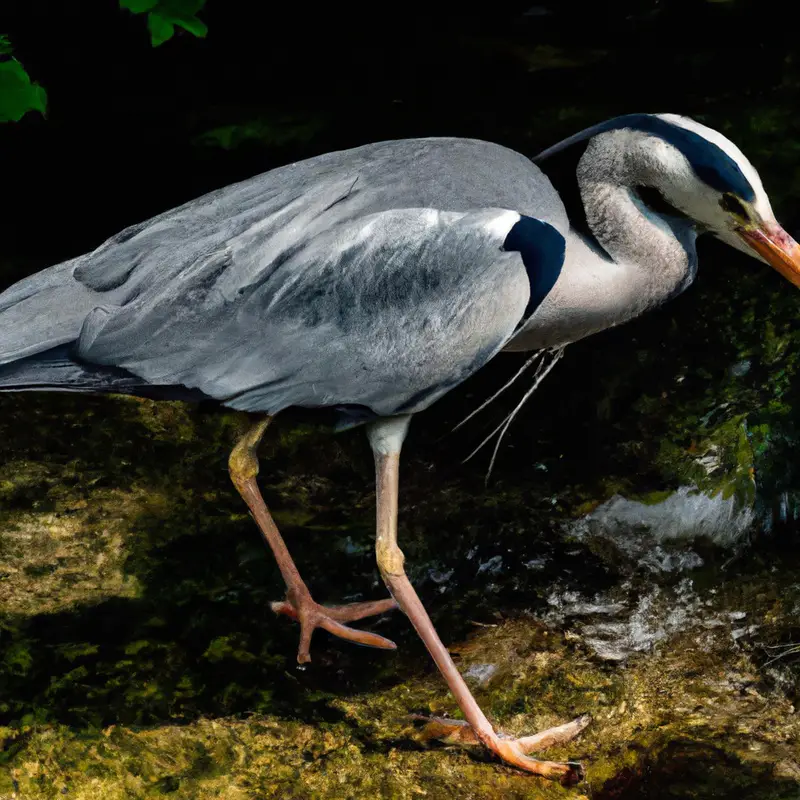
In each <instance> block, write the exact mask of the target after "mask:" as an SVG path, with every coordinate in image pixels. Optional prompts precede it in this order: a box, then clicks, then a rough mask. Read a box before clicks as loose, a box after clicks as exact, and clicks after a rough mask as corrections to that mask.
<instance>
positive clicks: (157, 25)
mask: <svg viewBox="0 0 800 800" xmlns="http://www.w3.org/2000/svg"><path fill="white" fill-rule="evenodd" d="M205 3H206V0H119V4H120V7H121V8H126V9H128V11H130V12H132V13H133V14H147V27H148V29H149V30H150V41H151V42H152V44H153V47H158V46H159V45H160V44H163V43H164V42H166V41H167V40H168V39H171V38H172V37H173V36H174V35H175V26H176V25H177V26H178V27H180V28H183V29H184V30H186V31H189V33H191V34H193V35H194V36H198V37H200V38H205V36H206V34H207V33H208V26H207V25H206V24H205V22H203V21H202V20H200V19H198V18H197V12H198V11H200V10H201V9H202V8H203V6H204V5H205Z"/></svg>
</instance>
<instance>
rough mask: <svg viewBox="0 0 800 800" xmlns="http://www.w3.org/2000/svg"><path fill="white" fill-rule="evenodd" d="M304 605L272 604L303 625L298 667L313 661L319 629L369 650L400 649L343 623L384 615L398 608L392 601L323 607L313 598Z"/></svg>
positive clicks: (380, 637)
mask: <svg viewBox="0 0 800 800" xmlns="http://www.w3.org/2000/svg"><path fill="white" fill-rule="evenodd" d="M300 602H301V605H300V608H297V607H296V606H295V605H294V604H293V603H292V602H290V601H289V600H281V601H279V602H275V603H271V604H270V605H271V608H272V610H273V611H274V612H275V613H276V614H284V615H285V616H287V617H289V618H290V619H293V620H295V621H297V622H299V623H300V645H299V647H298V649H297V662H298V664H308V663H309V662H310V661H311V653H310V652H309V649H310V646H311V637H312V635H313V633H314V631H315V630H316V629H317V628H323V629H324V630H326V631H328V633H332V634H333V635H334V636H338V637H339V638H340V639H347V641H349V642H354V643H355V644H360V645H364V646H366V647H377V648H379V649H381V650H396V649H397V645H396V644H395V643H394V642H393V641H391V640H390V639H386V638H385V637H383V636H379V635H378V634H377V633H370V632H369V631H360V630H357V629H356V628H350V627H348V626H347V625H343V624H342V623H343V622H351V621H354V620H359V619H363V618H364V617H370V616H373V615H375V614H383V613H384V612H385V611H391V610H392V609H394V608H397V603H396V602H395V601H394V600H393V599H392V598H387V599H386V600H372V601H369V602H366V603H349V604H348V605H344V606H331V607H328V606H321V605H319V604H318V603H315V602H314V601H313V600H312V599H311V598H310V597H308V599H305V598H304V599H302V600H301V601H300Z"/></svg>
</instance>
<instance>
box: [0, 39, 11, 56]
mask: <svg viewBox="0 0 800 800" xmlns="http://www.w3.org/2000/svg"><path fill="white" fill-rule="evenodd" d="M10 55H11V42H10V41H9V40H8V36H5V35H3V34H0V56H10Z"/></svg>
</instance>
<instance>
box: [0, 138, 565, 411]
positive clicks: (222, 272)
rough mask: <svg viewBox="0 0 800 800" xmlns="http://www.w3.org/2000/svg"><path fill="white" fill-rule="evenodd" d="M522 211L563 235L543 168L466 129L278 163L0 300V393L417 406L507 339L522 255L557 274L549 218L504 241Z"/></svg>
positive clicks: (520, 284)
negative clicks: (542, 246) (543, 254)
mask: <svg viewBox="0 0 800 800" xmlns="http://www.w3.org/2000/svg"><path fill="white" fill-rule="evenodd" d="M526 216H530V217H532V218H533V217H535V218H536V219H538V220H540V221H542V222H546V223H549V224H550V225H552V226H553V227H554V228H555V230H556V231H560V232H561V234H562V235H563V234H566V232H567V229H568V223H567V218H566V212H565V211H564V207H563V205H562V204H561V201H560V199H559V197H558V195H557V193H556V192H555V191H554V190H553V188H552V186H551V185H550V183H549V182H548V181H547V179H546V178H545V177H544V175H543V173H542V172H541V171H540V170H539V169H538V168H537V167H536V166H535V165H533V164H532V163H531V162H530V161H529V160H528V159H526V158H524V157H523V156H521V155H519V154H518V153H515V152H514V151H512V150H509V149H507V148H505V147H501V146H499V145H494V144H490V143H487V142H482V141H478V140H469V139H448V138H440V139H417V140H403V141H393V142H384V143H379V144H375V145H368V146H365V147H359V148H356V149H354V150H347V151H342V152H337V153H330V154H326V155H323V156H319V157H317V158H312V159H310V160H308V161H304V162H300V163H299V164H292V165H289V166H286V167H282V168H278V169H275V170H272V171H270V172H267V173H264V174H262V175H259V176H256V177H254V178H251V179H249V180H246V181H242V182H241V183H237V184H234V185H232V186H228V187H225V188H224V189H221V190H218V191H215V192H211V193H210V194H207V195H205V196H203V197H200V198H198V199H197V200H193V201H191V202H189V203H187V204H185V205H183V206H180V207H179V208H176V209H173V210H171V211H168V212H166V213H164V214H161V215H159V216H157V217H155V218H154V219H152V220H149V221H147V222H145V223H143V224H139V225H134V226H131V227H129V228H127V229H126V230H124V231H122V232H121V233H119V234H117V235H116V236H113V237H111V238H110V239H109V240H108V241H106V242H105V243H103V244H102V245H100V246H99V247H98V248H97V249H96V250H94V251H93V252H91V253H88V254H86V255H84V256H80V257H78V258H76V259H72V260H71V261H68V262H65V263H63V264H59V265H57V266H55V267H52V268H50V269H48V270H44V271H42V272H40V273H37V274H36V275H33V276H32V277H30V278H27V279H24V280H23V281H21V282H20V283H18V284H17V285H15V286H13V287H11V288H10V289H9V290H7V291H6V292H5V293H4V294H2V295H0V364H2V366H0V389H3V388H6V387H7V388H10V389H21V388H50V389H61V390H72V391H117V392H130V393H134V394H136V393H139V394H149V395H150V396H156V397H159V396H163V397H183V396H185V397H187V398H190V399H191V398H193V397H194V398H199V397H204V398H210V399H214V400H217V401H219V402H221V403H222V404H224V405H226V406H228V407H231V408H236V409H241V410H246V411H252V412H265V413H269V414H275V413H277V412H278V411H280V410H282V409H283V408H286V407H287V406H291V405H297V406H333V407H337V408H340V409H341V413H342V415H343V418H344V419H345V424H346V422H347V420H351V421H352V420H362V419H367V418H369V417H370V416H374V415H376V414H377V415H387V414H393V413H398V412H401V411H416V410H419V409H420V408H422V407H425V406H426V405H429V404H430V402H433V400H435V399H436V398H437V397H439V396H441V395H442V394H444V392H446V391H447V390H448V389H450V388H452V387H453V386H454V385H456V384H457V383H459V382H460V381H461V380H463V379H464V378H466V377H468V375H470V374H472V372H474V371H475V370H476V369H478V368H479V367H480V366H482V365H483V364H485V363H486V361H488V360H489V359H490V358H491V357H492V356H493V355H495V353H496V352H497V351H498V350H499V349H500V348H501V347H502V346H503V345H504V344H505V343H506V342H507V341H508V340H509V338H511V336H512V334H513V332H514V330H515V329H516V327H517V325H518V324H519V323H520V321H521V319H522V315H523V313H524V312H525V310H526V307H527V306H528V305H529V301H530V299H531V291H530V286H529V279H528V277H527V275H526V268H525V264H524V262H523V253H522V252H521V251H526V253H527V252H528V251H537V240H538V239H542V237H543V238H544V239H545V240H546V242H545V243H546V244H548V243H549V244H550V245H551V249H552V250H553V252H552V258H550V261H551V263H552V264H553V266H554V267H555V268H560V265H561V256H562V255H563V242H562V241H561V236H559V235H558V234H555V235H553V233H550V234H549V236H548V233H547V231H546V230H545V228H546V227H547V228H549V225H548V226H544V225H538V226H537V225H534V224H531V223H529V224H528V225H527V226H525V225H523V226H522V228H521V230H525V231H526V232H527V233H530V232H531V229H534V233H533V235H532V238H531V240H530V241H528V240H525V237H522V240H521V241H520V242H518V243H517V247H518V248H520V249H518V250H514V251H504V250H503V249H502V246H503V243H504V241H505V240H506V238H507V237H508V234H509V232H510V231H511V229H512V228H513V227H514V226H515V225H516V224H517V223H518V222H519V221H520V219H521V217H526ZM518 238H519V237H518ZM559 244H561V252H560V251H559ZM553 248H554V249H553ZM534 255H535V253H534ZM551 271H552V269H551ZM537 274H541V271H538V272H537ZM553 277H554V278H555V277H556V276H555V275H554V276H553ZM548 289H549V287H543V288H542V289H541V290H540V291H539V295H545V294H546V293H547V290H548ZM538 299H539V300H540V299H541V297H538Z"/></svg>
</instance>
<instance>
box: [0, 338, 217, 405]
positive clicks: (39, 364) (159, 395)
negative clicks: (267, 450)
mask: <svg viewBox="0 0 800 800" xmlns="http://www.w3.org/2000/svg"><path fill="white" fill-rule="evenodd" d="M72 345H73V343H69V344H66V345H60V346H59V347H54V348H51V349H50V350H46V351H45V352H43V353H37V354H35V355H32V356H28V357H26V358H21V359H18V360H17V361H12V362H10V363H8V364H0V392H32V391H53V392H82V393H86V394H131V395H136V396H138V397H150V398H153V399H155V400H188V401H193V402H199V401H204V400H210V399H211V398H209V397H207V396H206V395H205V394H203V392H200V391H198V390H197V389H189V388H187V387H186V386H177V385H169V386H166V385H159V386H154V385H152V384H149V383H147V381H144V380H142V378H139V377H137V376H136V375H134V374H133V373H131V372H128V371H127V370H124V369H120V368H118V367H102V366H98V365H96V364H86V363H81V362H80V361H78V360H76V359H75V358H74V357H73V355H72Z"/></svg>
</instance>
